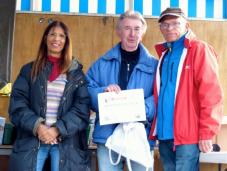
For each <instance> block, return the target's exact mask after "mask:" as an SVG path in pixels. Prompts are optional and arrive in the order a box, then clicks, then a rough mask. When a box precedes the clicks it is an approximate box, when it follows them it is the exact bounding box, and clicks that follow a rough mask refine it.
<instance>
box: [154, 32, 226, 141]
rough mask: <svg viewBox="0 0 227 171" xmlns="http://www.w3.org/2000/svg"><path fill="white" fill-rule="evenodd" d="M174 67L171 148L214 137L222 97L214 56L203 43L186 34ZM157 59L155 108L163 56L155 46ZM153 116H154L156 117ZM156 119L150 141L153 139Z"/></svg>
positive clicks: (219, 120) (158, 45)
mask: <svg viewBox="0 0 227 171" xmlns="http://www.w3.org/2000/svg"><path fill="white" fill-rule="evenodd" d="M184 44H185V45H184V46H185V48H184V50H183V53H182V56H181V59H180V63H179V66H178V74H177V82H176V92H175V104H174V144H175V145H180V144H194V143H198V141H199V140H206V139H212V138H213V136H214V135H216V134H217V132H218V130H219V128H220V123H221V119H222V115H223V93H222V89H221V86H220V82H219V78H218V64H217V55H216V53H215V52H214V49H213V48H212V47H211V46H210V45H208V44H207V43H205V42H202V41H200V40H198V39H196V38H195V35H194V34H193V33H192V32H191V31H189V32H188V33H187V34H186V36H185V40H184ZM155 48H156V51H157V53H158V55H159V57H160V60H159V65H158V68H157V73H156V80H155V86H154V97H155V102H156V104H157V101H158V100H157V99H158V94H159V88H160V72H159V71H160V64H161V62H162V59H163V56H164V54H165V52H166V49H165V47H164V46H163V43H162V44H157V45H156V46H155ZM156 116H157V115H156ZM156 118H157V117H155V119H154V121H153V125H152V128H151V133H150V139H152V138H153V136H154V135H155V132H156V131H155V128H156Z"/></svg>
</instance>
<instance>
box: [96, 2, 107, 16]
mask: <svg viewBox="0 0 227 171" xmlns="http://www.w3.org/2000/svg"><path fill="white" fill-rule="evenodd" d="M97 11H98V14H106V0H98V10H97Z"/></svg>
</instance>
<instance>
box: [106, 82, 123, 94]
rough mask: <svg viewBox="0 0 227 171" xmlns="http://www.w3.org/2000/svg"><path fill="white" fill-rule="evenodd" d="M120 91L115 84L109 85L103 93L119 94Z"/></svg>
mask: <svg viewBox="0 0 227 171" xmlns="http://www.w3.org/2000/svg"><path fill="white" fill-rule="evenodd" d="M120 91H121V88H120V87H119V85H117V84H110V85H109V86H108V87H106V89H105V92H116V93H119V92H120Z"/></svg>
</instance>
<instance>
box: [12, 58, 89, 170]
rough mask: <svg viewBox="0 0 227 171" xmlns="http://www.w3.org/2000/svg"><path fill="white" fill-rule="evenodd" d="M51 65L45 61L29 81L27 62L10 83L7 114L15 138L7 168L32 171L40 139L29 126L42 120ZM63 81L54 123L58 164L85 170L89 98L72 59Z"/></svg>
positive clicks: (86, 164) (81, 76)
mask: <svg viewBox="0 0 227 171" xmlns="http://www.w3.org/2000/svg"><path fill="white" fill-rule="evenodd" d="M51 68H52V65H51V63H47V65H46V66H45V67H44V69H43V71H41V72H40V74H39V75H38V76H37V78H36V80H35V81H32V80H31V69H32V63H29V64H27V65H25V66H23V67H22V69H21V71H20V74H19V76H18V77H17V79H16V81H15V83H14V85H13V90H12V94H11V98H10V106H9V115H10V119H11V122H12V123H13V124H14V125H15V127H16V129H17V138H16V141H15V144H14V146H13V151H12V154H11V157H10V171H35V170H36V158H37V152H38V149H39V145H40V141H39V140H38V138H37V136H36V135H34V132H33V129H34V126H35V123H36V122H37V120H38V119H40V118H43V119H45V112H46V108H47V106H46V105H47V99H46V96H47V94H46V90H47V80H48V77H49V74H50V71H51ZM67 81H68V82H67V83H66V85H65V90H64V93H63V96H62V99H61V102H60V106H59V110H58V117H57V122H56V127H57V128H58V130H59V132H60V136H61V142H60V143H59V150H60V166H59V167H60V170H61V171H71V170H73V171H86V170H89V169H88V162H89V156H88V150H87V137H86V128H87V126H88V123H89V104H90V99H89V94H88V91H87V83H86V80H85V76H84V74H83V72H82V66H81V65H80V64H79V63H78V62H77V61H76V60H74V61H73V62H72V65H71V68H70V70H69V72H68V73H67Z"/></svg>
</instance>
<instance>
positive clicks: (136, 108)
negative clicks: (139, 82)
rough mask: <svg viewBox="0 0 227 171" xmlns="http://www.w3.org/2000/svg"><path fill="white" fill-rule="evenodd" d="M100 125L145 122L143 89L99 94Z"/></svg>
mask: <svg viewBox="0 0 227 171" xmlns="http://www.w3.org/2000/svg"><path fill="white" fill-rule="evenodd" d="M98 105H99V120H100V125H107V124H114V123H124V122H134V121H145V120H146V112H145V102H144V92H143V89H132V90H123V91H120V92H119V93H115V92H105V93H99V94H98Z"/></svg>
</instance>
